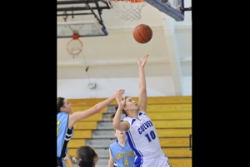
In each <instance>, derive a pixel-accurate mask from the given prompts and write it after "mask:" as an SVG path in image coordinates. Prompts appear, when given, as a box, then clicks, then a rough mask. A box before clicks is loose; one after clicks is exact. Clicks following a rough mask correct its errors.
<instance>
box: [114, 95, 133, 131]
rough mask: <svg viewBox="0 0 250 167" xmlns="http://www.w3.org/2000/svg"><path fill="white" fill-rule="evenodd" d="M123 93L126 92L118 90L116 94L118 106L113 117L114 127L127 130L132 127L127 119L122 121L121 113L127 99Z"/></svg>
mask: <svg viewBox="0 0 250 167" xmlns="http://www.w3.org/2000/svg"><path fill="white" fill-rule="evenodd" d="M123 93H124V92H116V94H115V99H116V101H117V104H118V108H117V110H116V113H115V116H114V118H113V127H114V128H115V129H118V130H120V131H127V130H128V129H129V127H130V125H129V123H128V122H127V121H123V122H121V114H122V110H123V107H124V105H125V99H124V98H123V97H122V95H123Z"/></svg>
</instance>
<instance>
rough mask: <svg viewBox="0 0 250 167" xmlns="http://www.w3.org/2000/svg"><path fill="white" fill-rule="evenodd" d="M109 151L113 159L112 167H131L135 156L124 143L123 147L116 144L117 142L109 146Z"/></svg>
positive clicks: (127, 144)
mask: <svg viewBox="0 0 250 167" xmlns="http://www.w3.org/2000/svg"><path fill="white" fill-rule="evenodd" d="M110 151H111V154H112V157H113V159H114V167H133V166H134V159H135V154H134V151H133V150H132V149H131V147H130V146H129V143H128V141H126V143H125V145H124V147H122V146H121V145H120V144H118V140H116V141H115V142H114V143H112V144H111V145H110Z"/></svg>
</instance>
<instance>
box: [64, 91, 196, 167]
mask: <svg viewBox="0 0 250 167" xmlns="http://www.w3.org/2000/svg"><path fill="white" fill-rule="evenodd" d="M133 99H134V100H135V101H137V102H138V98H136V97H135V98H134V97H133ZM103 100H105V98H93V99H69V102H70V103H71V105H72V110H73V112H75V111H81V110H86V109H88V108H90V107H92V106H93V105H95V104H97V103H98V102H100V101H103ZM111 105H116V101H115V100H114V101H113V102H112V103H111ZM107 111H108V109H107V108H105V109H103V110H102V111H101V112H100V113H98V114H95V115H93V116H91V117H89V118H87V119H85V120H84V121H80V122H77V123H76V125H75V132H74V136H73V138H72V140H71V141H70V142H69V144H68V149H69V154H70V155H73V156H75V155H76V148H77V147H79V146H81V145H84V144H85V140H86V139H90V138H91V131H92V130H96V129H97V122H98V121H101V120H102V114H103V113H107ZM147 113H148V115H149V117H150V118H151V120H152V122H153V124H154V126H155V127H156V130H157V133H158V136H159V140H160V143H161V146H162V149H163V152H164V153H165V154H166V155H167V156H168V157H169V162H170V164H171V165H172V166H173V167H192V151H191V150H190V148H189V147H190V143H189V142H190V139H189V136H190V134H192V96H168V97H148V107H147ZM111 137H114V136H111Z"/></svg>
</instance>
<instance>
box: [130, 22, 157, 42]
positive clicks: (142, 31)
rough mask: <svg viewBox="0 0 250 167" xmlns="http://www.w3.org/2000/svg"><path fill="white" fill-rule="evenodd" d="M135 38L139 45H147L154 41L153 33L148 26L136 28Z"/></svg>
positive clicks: (140, 25) (142, 25) (141, 25)
mask: <svg viewBox="0 0 250 167" xmlns="http://www.w3.org/2000/svg"><path fill="white" fill-rule="evenodd" d="M133 36H134V39H135V40H136V41H137V42H138V43H142V44H145V43H147V42H149V41H150V40H151V39H152V36H153V31H152V29H151V28H150V27H149V26H148V25H146V24H139V25H137V26H136V27H135V28H134V31H133Z"/></svg>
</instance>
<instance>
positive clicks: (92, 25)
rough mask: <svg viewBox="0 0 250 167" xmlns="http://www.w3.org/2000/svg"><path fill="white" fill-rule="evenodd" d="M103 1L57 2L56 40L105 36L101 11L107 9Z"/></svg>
mask: <svg viewBox="0 0 250 167" xmlns="http://www.w3.org/2000/svg"><path fill="white" fill-rule="evenodd" d="M109 8H110V7H109V6H108V3H107V2H105V1H103V0H81V1H76V0H57V38H72V36H73V33H74V31H77V34H78V35H79V37H92V36H107V35H108V32H107V30H106V27H105V25H104V22H103V20H102V17H101V14H102V12H101V11H102V10H103V9H109Z"/></svg>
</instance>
